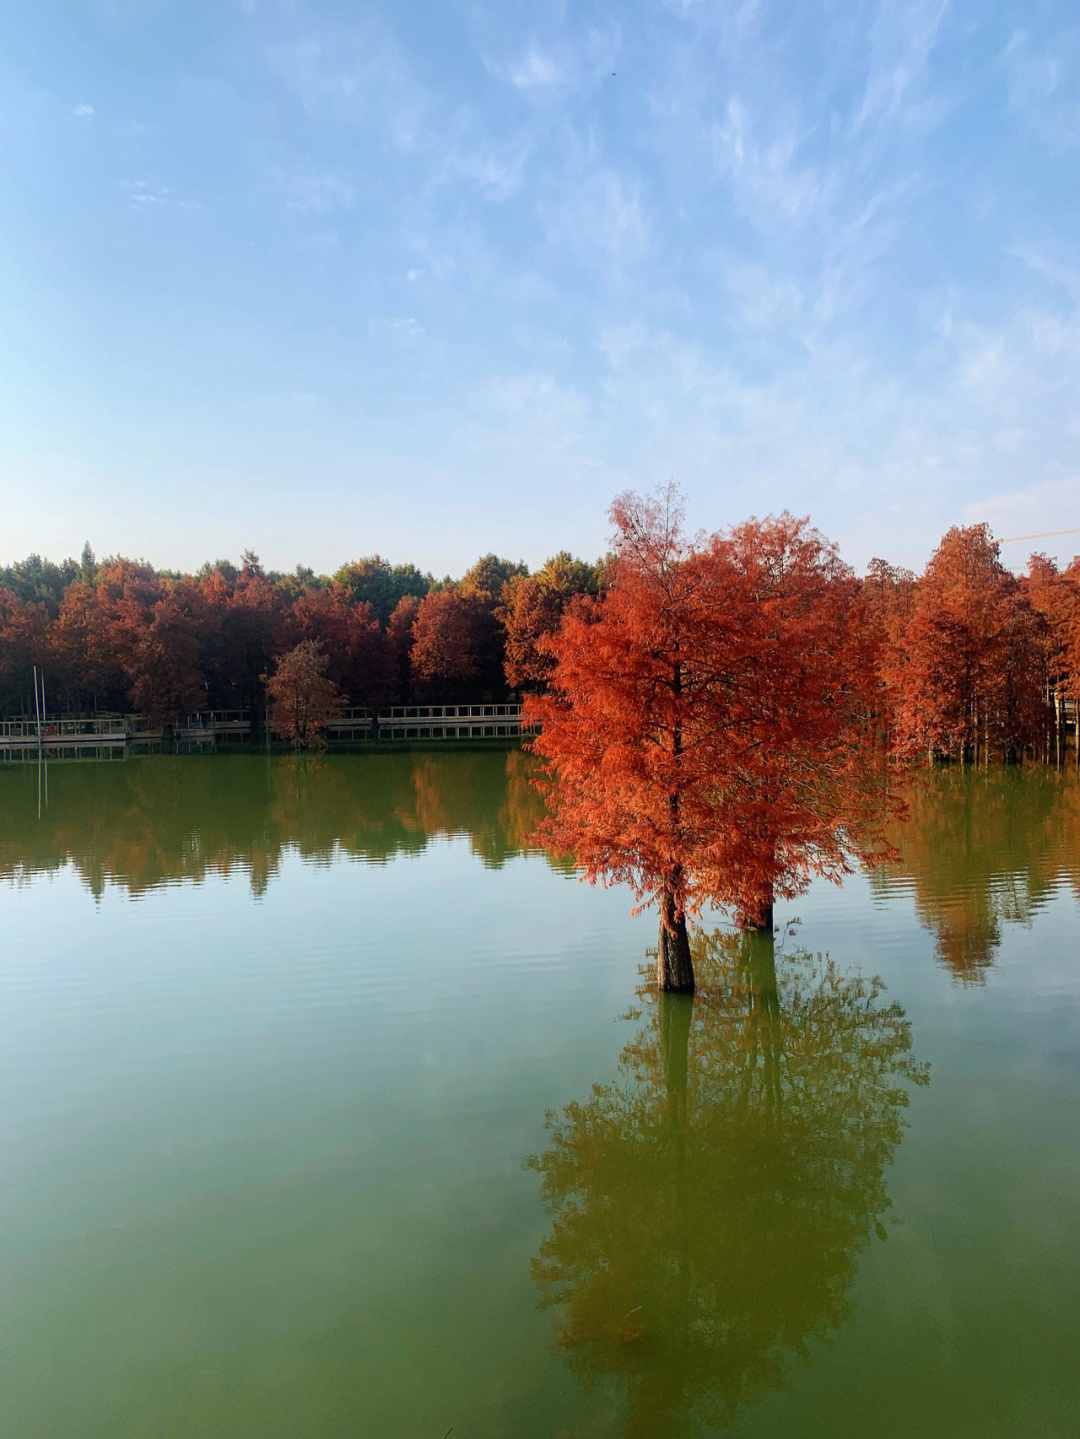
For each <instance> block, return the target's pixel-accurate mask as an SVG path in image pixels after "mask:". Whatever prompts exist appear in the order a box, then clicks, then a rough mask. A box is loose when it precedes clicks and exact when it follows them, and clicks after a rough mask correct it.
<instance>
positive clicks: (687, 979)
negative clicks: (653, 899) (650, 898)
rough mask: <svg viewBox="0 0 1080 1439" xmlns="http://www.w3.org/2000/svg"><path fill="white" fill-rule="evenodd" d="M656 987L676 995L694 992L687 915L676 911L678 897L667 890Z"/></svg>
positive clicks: (661, 926) (657, 960) (663, 910)
mask: <svg viewBox="0 0 1080 1439" xmlns="http://www.w3.org/2000/svg"><path fill="white" fill-rule="evenodd" d="M656 987H657V989H660V990H665V991H673V992H674V993H676V994H693V992H694V962H693V960H692V959H691V958H690V937H689V935H688V934H687V932H686V915H685V914H676V913H675V896H674V895H672V894H670V893H666V894H665V895H664V897H663V899H662V901H661V906H660V943H659V945H658V947H657V952H656Z"/></svg>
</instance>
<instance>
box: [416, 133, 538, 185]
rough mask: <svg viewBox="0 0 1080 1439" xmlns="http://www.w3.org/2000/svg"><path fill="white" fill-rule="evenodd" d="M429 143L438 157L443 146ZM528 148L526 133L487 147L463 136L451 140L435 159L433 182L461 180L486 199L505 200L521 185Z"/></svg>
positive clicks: (465, 135) (477, 139)
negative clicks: (435, 169) (436, 168)
mask: <svg viewBox="0 0 1080 1439" xmlns="http://www.w3.org/2000/svg"><path fill="white" fill-rule="evenodd" d="M431 143H432V149H433V151H434V153H435V156H436V157H437V156H438V151H439V150H440V149H441V148H442V146H441V145H440V144H439V143H438V142H437V141H435V140H434V138H433V140H432V142H431ZM531 148H532V146H531V142H530V140H529V137H528V136H527V135H525V134H519V135H516V136H514V137H512V138H511V139H509V140H507V141H505V142H503V143H498V144H486V143H484V141H483V140H482V139H480V138H476V139H474V138H473V137H472V136H471V135H470V134H468V133H465V134H464V135H462V137H461V139H460V140H458V139H454V140H451V141H450V142H449V143H448V144H447V146H446V148H445V149H444V151H443V153H442V155H441V158H437V160H436V163H437V164H438V170H437V172H436V175H435V183H436V184H445V183H447V182H449V181H455V180H463V181H466V182H467V183H469V184H472V185H475V186H476V187H477V189H478V190H479V191H480V193H481V194H482V195H483V196H484V197H485V199H488V200H507V199H509V198H510V196H511V195H516V194H517V193H518V191H519V190H520V189H521V187H522V185H523V184H524V181H525V169H526V166H527V164H528V161H529V155H530V152H531Z"/></svg>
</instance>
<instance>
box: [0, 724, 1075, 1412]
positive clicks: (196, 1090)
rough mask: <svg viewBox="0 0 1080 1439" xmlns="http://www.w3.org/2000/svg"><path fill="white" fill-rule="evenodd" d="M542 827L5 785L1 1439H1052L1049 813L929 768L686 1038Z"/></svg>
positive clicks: (619, 900) (1047, 799) (444, 806)
mask: <svg viewBox="0 0 1080 1439" xmlns="http://www.w3.org/2000/svg"><path fill="white" fill-rule="evenodd" d="M535 809H536V798H535V795H534V793H533V792H532V791H531V789H530V787H529V783H528V764H527V761H526V760H525V758H524V757H523V756H522V755H521V754H519V753H517V752H511V753H509V754H507V753H505V752H486V753H476V752H473V753H468V754H461V753H457V754H451V753H444V754H392V755H357V756H346V755H336V756H331V757H327V758H323V759H320V760H316V761H308V762H304V761H296V760H294V759H292V758H291V757H279V756H272V757H271V756H266V755H258V754H253V755H230V756H225V755H219V756H207V757H203V758H196V757H171V756H169V757H166V756H150V757H147V758H144V759H128V760H124V761H113V762H105V763H98V764H87V763H83V764H74V763H69V764H53V765H50V766H49V771H48V776H47V795H46V785H45V776H44V775H43V774H41V773H39V772H38V771H37V770H36V769H35V767H34V766H32V765H31V766H23V765H10V764H9V765H5V766H2V767H0V935H2V938H3V955H2V962H0V987H2V994H0V1142H2V1150H0V1164H2V1175H3V1183H2V1186H0V1263H2V1276H0V1278H2V1282H0V1366H2V1369H0V1433H3V1434H4V1435H5V1436H12V1439H29V1436H41V1439H45V1436H49V1439H52V1436H56V1439H60V1436H63V1439H99V1436H100V1439H128V1436H153V1439H174V1436H200V1439H203V1436H205V1439H234V1436H236V1439H239V1436H245V1439H273V1436H305V1439H309V1436H310V1439H320V1436H331V1435H333V1436H339V1435H340V1436H350V1439H356V1436H359V1439H365V1436H372V1439H376V1436H386V1439H443V1436H445V1435H447V1433H448V1431H451V1429H452V1433H453V1439H470V1436H478V1439H494V1436H513V1439H516V1436H544V1439H550V1436H566V1439H569V1436H580V1439H586V1436H589V1439H601V1436H622V1435H635V1436H651V1439H660V1436H664V1435H672V1436H678V1435H694V1434H709V1433H715V1432H717V1431H718V1430H720V1429H723V1430H724V1431H725V1432H727V1433H731V1434H734V1435H739V1436H762V1439H763V1436H778V1435H784V1436H788V1439H809V1436H819V1435H821V1436H824V1435H828V1436H837V1439H845V1436H853V1439H886V1436H889V1439H904V1436H943V1439H949V1436H957V1439H959V1436H973V1439H974V1436H978V1439H1004V1436H1025V1439H1027V1436H1053V1439H1059V1436H1061V1439H1063V1436H1074V1435H1076V1434H1077V1433H1078V1432H1080V1420H1078V1416H1080V1364H1077V1362H1076V1361H1077V1352H1078V1347H1080V1346H1078V1344H1077V1336H1078V1335H1080V1259H1078V1246H1077V1243H1076V1236H1077V1233H1078V1232H1080V975H1078V959H1077V956H1078V950H1080V946H1078V944H1077V932H1078V920H1080V784H1078V783H1077V780H1076V777H1075V775H1074V774H1073V773H1072V772H1066V773H1063V774H1054V773H1043V772H1040V771H1027V772H1025V773H1023V774H1021V773H1017V772H1003V771H991V772H989V773H982V772H979V773H972V772H970V771H968V772H966V773H962V772H959V771H956V770H951V771H945V772H939V773H936V774H932V775H929V776H924V777H922V778H921V779H920V780H919V781H918V782H917V783H916V784H915V785H914V787H913V789H912V793H911V813H912V818H911V823H910V825H909V826H908V827H907V829H906V830H905V831H904V833H903V839H902V843H903V859H902V861H901V863H899V864H897V865H894V866H890V867H889V868H888V869H887V870H879V871H877V872H875V873H874V874H872V875H870V876H861V875H860V876H855V877H853V878H852V879H851V880H850V881H849V882H848V884H847V885H846V887H845V888H844V890H843V891H837V890H835V889H832V888H830V887H828V886H821V887H818V888H815V889H814V890H813V891H812V892H811V893H810V894H808V895H806V896H804V897H803V899H801V900H800V901H798V902H796V903H795V904H794V905H792V906H789V908H788V909H787V911H786V912H783V913H780V914H778V921H779V922H780V924H781V926H782V930H783V933H782V937H781V939H780V941H779V943H778V944H777V946H776V949H775V951H774V952H769V951H767V950H765V949H762V948H760V947H758V948H753V949H748V948H746V947H744V946H740V945H739V944H738V943H737V942H735V941H733V940H732V938H731V937H730V936H729V935H726V934H725V933H724V932H723V930H722V929H720V930H719V931H718V932H711V931H713V930H714V929H715V926H716V924H718V923H719V918H718V919H717V920H716V921H712V922H710V923H709V924H708V925H706V926H705V929H706V930H708V931H710V933H708V934H703V935H702V939H701V947H700V951H699V968H700V972H701V975H702V979H703V983H702V986H701V989H700V991H699V994H698V995H697V997H696V999H695V1001H694V1003H693V1004H692V1005H689V1004H687V1003H685V1002H680V1001H671V1000H665V1001H664V1002H658V1001H657V998H656V996H655V995H653V994H651V993H650V992H649V991H648V989H647V987H644V986H643V985H642V980H641V975H640V973H639V968H640V966H641V964H642V962H643V960H644V958H645V949H646V947H647V946H648V945H650V944H652V943H654V942H655V933H654V931H655V923H656V922H655V918H654V917H653V915H651V914H647V915H644V916H640V917H638V918H633V917H631V915H630V913H629V909H630V899H629V897H628V895H627V894H626V893H625V892H624V891H620V890H610V891H604V890H601V889H591V888H589V887H587V886H583V885H580V884H578V883H577V881H576V880H575V879H574V877H573V876H572V875H571V874H568V873H567V872H566V871H565V870H559V869H558V868H556V867H554V866H553V865H552V864H550V863H549V862H548V860H547V859H546V858H545V857H544V856H543V855H542V854H541V853H538V852H535V851H529V850H528V849H527V848H525V847H524V846H523V844H522V842H521V840H520V839H519V838H518V836H519V835H520V834H521V833H522V831H523V830H524V829H526V828H527V826H528V825H529V823H530V821H531V818H532V816H533V815H534V814H535ZM795 920H797V921H798V922H797V923H793V921H795ZM883 986H884V987H883Z"/></svg>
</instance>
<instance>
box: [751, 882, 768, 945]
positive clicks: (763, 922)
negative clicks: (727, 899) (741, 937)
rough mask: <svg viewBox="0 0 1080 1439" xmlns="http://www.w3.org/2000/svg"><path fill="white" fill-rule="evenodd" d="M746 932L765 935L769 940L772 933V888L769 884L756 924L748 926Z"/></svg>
mask: <svg viewBox="0 0 1080 1439" xmlns="http://www.w3.org/2000/svg"><path fill="white" fill-rule="evenodd" d="M746 928H747V930H748V931H749V932H750V933H751V934H767V935H768V936H769V937H770V939H771V938H772V932H773V887H772V884H771V882H770V884H769V893H768V898H767V900H766V901H765V903H764V904H763V905H762V906H761V909H760V910H759V912H758V922H757V924H748V925H747V926H746Z"/></svg>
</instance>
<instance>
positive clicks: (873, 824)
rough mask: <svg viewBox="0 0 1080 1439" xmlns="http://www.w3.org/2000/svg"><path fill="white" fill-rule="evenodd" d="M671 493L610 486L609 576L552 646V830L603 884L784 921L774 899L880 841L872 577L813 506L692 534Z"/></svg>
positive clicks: (545, 706) (544, 701)
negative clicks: (851, 564)
mask: <svg viewBox="0 0 1080 1439" xmlns="http://www.w3.org/2000/svg"><path fill="white" fill-rule="evenodd" d="M674 499H675V497H674V495H673V493H672V492H670V491H669V492H668V494H667V496H666V497H665V498H664V500H663V501H662V502H653V501H641V500H639V499H636V498H634V497H630V496H626V497H623V498H622V499H620V500H618V501H616V504H615V506H614V508H613V510H612V518H613V520H614V522H615V526H616V531H617V534H616V556H615V562H614V567H613V584H612V586H611V588H610V589H609V591H608V592H607V594H606V596H605V597H604V598H603V599H602V600H595V601H590V602H586V603H585V604H584V605H583V607H582V608H581V610H580V611H579V612H578V613H574V614H568V615H567V616H566V617H565V618H564V620H563V623H562V627H561V629H560V631H559V633H558V634H557V635H556V636H554V637H553V638H552V639H551V640H549V641H548V642H547V644H548V648H549V650H550V653H551V655H552V657H553V659H554V661H555V668H554V671H553V674H552V677H551V681H550V687H549V691H548V694H547V695H546V696H544V697H539V698H533V699H531V700H529V701H527V713H528V716H529V717H530V718H531V719H533V720H538V721H539V722H540V723H541V725H542V732H541V734H540V736H539V737H538V738H537V740H536V741H535V742H534V745H533V748H534V750H535V751H536V753H538V754H540V755H542V756H543V757H544V759H545V761H546V775H547V780H546V786H545V788H546V795H547V799H548V803H549V806H550V808H551V814H550V816H549V818H548V819H547V820H546V822H545V825H544V827H543V835H544V838H545V839H546V841H547V842H549V843H551V844H552V845H553V846H554V847H556V848H557V849H559V850H561V851H563V852H566V853H571V854H573V855H574V856H575V859H576V862H577V864H578V866H579V867H580V869H581V870H582V871H583V873H584V875H585V877H587V878H588V879H590V880H597V879H600V880H603V881H605V882H614V881H625V882H627V883H629V884H630V885H631V886H632V887H633V889H634V891H635V893H636V894H637V895H638V897H639V898H640V899H641V900H642V901H643V902H644V903H646V904H647V903H650V902H652V901H653V900H657V901H659V902H660V904H661V914H662V917H663V921H664V924H665V927H666V928H668V929H669V930H671V928H672V925H678V924H679V923H680V922H681V921H682V920H683V917H684V916H685V915H687V914H693V913H695V912H696V911H697V910H698V909H699V908H700V906H701V905H702V904H703V903H705V902H707V901H712V902H718V903H721V904H724V905H727V906H729V907H730V908H731V909H732V910H733V911H734V912H735V914H736V916H737V918H738V920H739V922H740V923H742V924H744V925H750V926H753V925H758V924H767V925H769V926H771V910H772V902H773V898H774V896H785V897H790V896H792V895H795V894H797V893H799V892H800V891H801V890H802V889H803V888H804V887H805V886H806V884H807V883H808V882H809V879H810V877H811V876H812V875H814V874H818V875H824V876H826V877H828V878H830V879H833V880H839V879H840V878H841V877H842V876H843V875H844V874H845V873H847V872H848V870H849V863H850V860H849V856H850V855H851V854H853V853H857V854H862V855H866V856H870V855H871V854H873V853H874V852H875V851H876V850H878V849H879V848H880V847H881V833H880V831H881V823H883V821H884V811H883V809H882V797H881V794H880V793H879V788H878V786H877V784H876V783H875V781H874V765H873V761H872V754H871V749H870V745H869V742H868V739H867V732H866V725H865V723H864V719H865V714H866V711H867V708H868V706H869V704H870V702H871V699H872V691H873V685H874V679H873V675H872V671H871V668H870V666H869V664H868V663H864V661H865V659H866V656H865V645H866V638H865V637H866V634H867V629H866V626H865V624H864V623H863V622H862V613H861V602H860V598H859V592H858V585H857V583H856V582H855V580H854V579H853V577H852V575H851V574H850V572H849V571H848V570H847V569H846V568H845V567H844V566H843V565H841V563H840V562H839V560H838V558H837V556H836V552H835V550H834V548H833V547H832V546H831V545H829V544H827V543H826V542H824V541H823V540H822V539H821V538H820V537H819V536H817V535H816V534H815V533H814V532H813V531H811V530H809V529H808V527H807V525H806V523H805V522H804V521H800V520H796V519H793V518H792V517H791V516H790V515H781V516H780V517H779V518H778V519H771V520H765V521H757V520H751V521H749V522H748V523H746V524H744V525H742V526H740V527H739V528H737V529H736V530H734V531H732V532H730V533H729V534H727V535H714V536H712V537H711V538H710V539H708V540H707V541H703V542H699V543H697V544H689V543H688V542H687V541H686V540H685V539H684V538H683V536H682V534H681V532H680V528H679V518H680V517H679V515H678V513H677V510H676V509H675V508H674Z"/></svg>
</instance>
